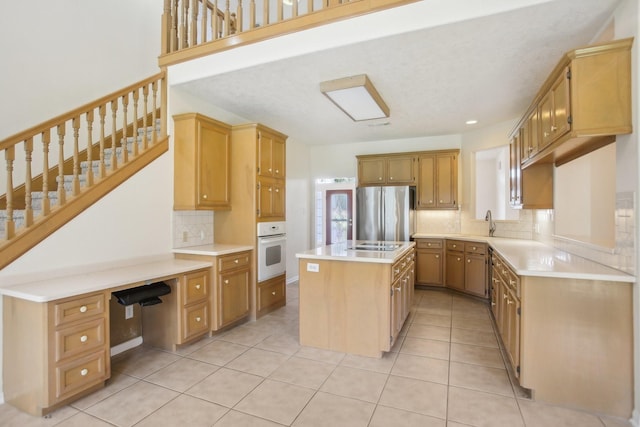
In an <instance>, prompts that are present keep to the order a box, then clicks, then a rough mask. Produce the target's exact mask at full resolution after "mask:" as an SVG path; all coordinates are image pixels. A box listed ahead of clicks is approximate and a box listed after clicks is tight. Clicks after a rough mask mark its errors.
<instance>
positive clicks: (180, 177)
mask: <svg viewBox="0 0 640 427" xmlns="http://www.w3.org/2000/svg"><path fill="white" fill-rule="evenodd" d="M173 121H174V141H175V146H174V173H173V175H174V180H173V183H174V190H173V205H174V206H173V208H174V209H175V210H228V209H231V190H230V188H231V187H230V179H231V127H230V126H229V125H227V124H225V123H222V122H219V121H217V120H214V119H211V118H209V117H206V116H203V115H201V114H197V113H188V114H180V115H177V116H174V117H173Z"/></svg>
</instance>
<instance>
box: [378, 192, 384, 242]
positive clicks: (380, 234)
mask: <svg viewBox="0 0 640 427" xmlns="http://www.w3.org/2000/svg"><path fill="white" fill-rule="evenodd" d="M385 201H386V200H385V194H384V187H382V188H381V189H380V209H378V214H379V218H378V224H380V227H379V228H378V236H377V237H378V241H380V240H384V229H385V223H384V221H385V218H386V216H385V215H386V213H385V205H384V204H385Z"/></svg>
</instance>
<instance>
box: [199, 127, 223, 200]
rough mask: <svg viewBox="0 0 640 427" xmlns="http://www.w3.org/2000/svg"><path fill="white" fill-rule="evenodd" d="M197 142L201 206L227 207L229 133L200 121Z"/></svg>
mask: <svg viewBox="0 0 640 427" xmlns="http://www.w3.org/2000/svg"><path fill="white" fill-rule="evenodd" d="M198 134H199V145H198V156H197V158H198V160H197V161H198V183H197V184H198V187H197V190H196V191H197V196H198V205H199V206H200V207H206V208H228V207H230V203H231V193H230V189H229V174H230V159H231V154H230V150H231V146H230V141H231V140H230V135H229V133H228V132H226V131H224V132H223V130H222V129H219V128H218V127H216V126H214V125H212V124H209V123H208V122H206V121H200V122H199V131H198Z"/></svg>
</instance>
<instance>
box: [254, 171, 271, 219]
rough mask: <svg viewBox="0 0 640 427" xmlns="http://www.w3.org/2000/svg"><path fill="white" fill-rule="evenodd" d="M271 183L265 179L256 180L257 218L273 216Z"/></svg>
mask: <svg viewBox="0 0 640 427" xmlns="http://www.w3.org/2000/svg"><path fill="white" fill-rule="evenodd" d="M273 192H274V188H273V182H272V181H271V180H269V179H266V178H258V191H257V196H258V203H257V206H258V212H257V216H258V218H269V217H271V216H273Z"/></svg>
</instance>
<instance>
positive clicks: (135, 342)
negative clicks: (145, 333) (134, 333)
mask: <svg viewBox="0 0 640 427" xmlns="http://www.w3.org/2000/svg"><path fill="white" fill-rule="evenodd" d="M139 345H142V337H136V338H134V339H132V340H129V341H125V342H123V343H122V344H118V345H116V346H113V347H111V357H113V356H115V355H116V354H120V353H122V352H125V351H127V350H130V349H132V348H135V347H137V346H139Z"/></svg>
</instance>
